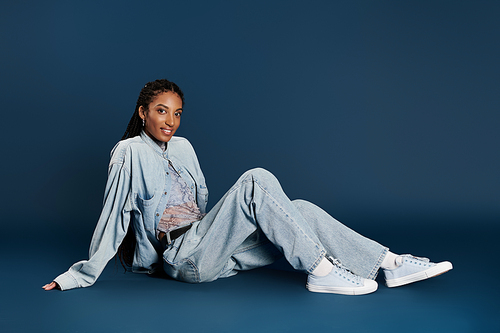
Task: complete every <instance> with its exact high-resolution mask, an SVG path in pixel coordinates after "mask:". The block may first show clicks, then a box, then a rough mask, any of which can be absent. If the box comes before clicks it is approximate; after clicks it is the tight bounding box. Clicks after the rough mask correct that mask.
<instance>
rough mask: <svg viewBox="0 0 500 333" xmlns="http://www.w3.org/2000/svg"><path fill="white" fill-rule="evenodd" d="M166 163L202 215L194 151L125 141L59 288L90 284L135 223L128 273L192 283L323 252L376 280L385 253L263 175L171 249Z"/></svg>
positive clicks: (245, 179) (309, 263)
mask: <svg viewBox="0 0 500 333" xmlns="http://www.w3.org/2000/svg"><path fill="white" fill-rule="evenodd" d="M169 162H170V163H172V166H173V167H174V168H175V170H176V171H177V172H178V173H179V175H180V176H181V177H182V179H183V180H184V181H185V182H186V183H187V184H188V186H189V188H190V189H191V190H192V191H193V196H194V197H195V199H196V203H197V205H198V207H199V209H200V212H201V213H205V210H206V204H207V200H208V190H207V187H206V184H205V178H204V176H203V173H202V171H201V169H200V166H199V163H198V159H197V157H196V154H195V152H194V150H193V148H192V146H191V144H190V143H189V142H188V141H187V140H186V139H184V138H179V137H173V138H172V139H171V140H170V141H169V142H168V146H167V149H166V150H165V151H163V150H162V149H161V148H160V147H159V146H158V145H157V144H156V143H155V142H154V141H153V140H152V139H151V138H150V137H148V136H147V135H146V134H145V133H144V132H143V133H142V134H141V135H140V136H137V137H134V138H131V139H127V140H124V141H120V142H119V143H118V144H117V145H116V146H115V148H114V149H113V151H112V153H111V162H110V165H109V172H108V181H107V184H106V190H105V195H104V203H103V209H102V212H101V215H100V217H99V220H98V222H97V226H96V229H95V231H94V235H93V237H92V241H91V245H90V250H89V259H88V260H83V261H79V262H77V263H75V264H74V265H73V266H71V267H70V269H69V270H68V271H67V272H65V273H63V274H61V275H60V276H58V277H57V278H56V279H55V280H54V281H56V282H57V283H58V284H59V286H60V287H61V289H62V290H66V289H72V288H78V287H87V286H90V285H92V284H93V283H94V282H95V281H96V279H97V278H98V277H99V275H100V274H101V272H102V270H103V269H104V267H105V266H106V264H107V263H108V261H109V260H110V259H111V258H113V256H114V255H115V254H116V252H117V249H118V246H119V245H120V244H121V242H122V240H123V238H124V237H125V234H126V232H127V230H128V227H129V225H130V224H131V225H132V227H133V229H134V234H135V238H136V241H137V245H136V248H135V252H134V261H133V266H132V270H133V271H134V272H146V273H150V272H153V271H155V270H156V269H157V268H158V266H159V265H162V254H163V260H164V262H163V268H164V269H165V271H166V272H167V273H168V274H170V275H171V276H172V277H174V278H176V279H179V280H182V281H187V282H194V283H196V282H203V281H213V280H215V279H217V278H219V277H227V276H231V275H234V274H236V273H237V271H239V270H245V269H252V268H256V267H260V266H263V265H267V264H270V263H272V262H274V261H275V260H276V259H277V258H279V257H281V256H282V255H284V256H285V257H286V259H287V260H288V261H289V262H290V264H291V265H292V266H293V267H294V268H296V269H298V270H302V271H305V272H309V273H310V272H311V271H312V270H314V268H315V267H316V266H317V265H318V263H319V262H320V261H321V259H322V257H323V255H324V254H325V253H326V254H328V255H331V256H333V257H335V258H337V259H340V260H341V261H342V263H343V264H344V265H345V266H346V267H348V268H349V269H351V270H352V271H353V272H354V273H356V274H358V275H361V276H363V277H366V278H374V277H375V276H376V272H377V270H378V268H379V266H380V263H381V262H382V260H383V258H384V256H385V253H386V248H384V247H383V246H381V245H379V244H377V243H375V242H373V241H371V240H369V239H367V238H365V237H363V236H360V235H359V234H357V233H355V232H353V231H352V230H350V229H348V228H347V227H345V226H344V225H342V224H341V223H339V222H338V221H336V220H335V219H334V218H332V217H331V216H329V215H328V214H327V213H325V212H324V211H322V210H321V209H320V208H318V207H316V206H314V205H313V204H311V203H308V202H305V201H293V202H292V201H290V200H289V199H288V198H287V197H286V195H285V194H284V193H283V191H282V189H281V186H280V185H279V183H278V181H277V180H276V178H275V177H274V176H273V175H272V174H270V173H269V172H267V171H265V170H263V169H254V170H250V171H248V172H247V173H245V174H244V175H243V176H242V177H241V178H240V179H239V180H238V181H237V182H236V184H235V185H234V186H233V187H232V188H231V189H230V190H229V191H228V192H227V193H226V194H225V196H224V197H223V198H222V199H221V200H220V201H219V203H217V205H216V206H215V207H214V208H213V209H212V210H211V211H210V212H209V213H208V214H207V215H206V216H205V217H204V218H203V219H202V220H200V221H197V222H195V223H194V224H193V227H192V228H191V229H190V230H189V231H188V232H187V233H186V234H184V235H183V236H181V237H180V238H178V239H176V240H175V241H174V242H173V243H172V244H171V246H170V247H169V248H167V249H166V250H165V251H164V249H163V248H162V246H161V244H160V242H159V241H158V240H157V238H156V237H155V233H156V229H157V226H158V223H159V221H160V218H161V216H162V213H163V211H164V209H165V207H166V204H167V202H168V199H169V196H170V190H171V178H170V177H169V176H167V172H168V170H169V166H168V165H169Z"/></svg>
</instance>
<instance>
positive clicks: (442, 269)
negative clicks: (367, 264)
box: [384, 254, 453, 288]
mask: <svg viewBox="0 0 500 333" xmlns="http://www.w3.org/2000/svg"><path fill="white" fill-rule="evenodd" d="M396 265H398V267H396V268H394V269H384V274H385V283H386V284H387V286H388V287H391V288H392V287H399V286H403V285H405V284H409V283H413V282H417V281H421V280H425V279H428V278H431V277H434V276H437V275H440V274H443V273H446V272H448V271H449V270H450V269H452V268H453V265H452V264H451V262H449V261H443V262H440V263H437V264H435V263H433V262H430V261H429V259H427V258H419V257H414V256H412V255H411V254H403V255H400V256H398V257H397V258H396Z"/></svg>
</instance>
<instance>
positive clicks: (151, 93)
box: [122, 79, 184, 140]
mask: <svg viewBox="0 0 500 333" xmlns="http://www.w3.org/2000/svg"><path fill="white" fill-rule="evenodd" d="M167 91H170V92H173V93H175V94H177V95H179V97H180V98H181V101H182V104H183V105H184V94H183V93H182V91H181V89H180V88H179V86H177V85H176V84H175V83H173V82H171V81H168V80H166V79H160V80H156V81H153V82H148V83H146V85H145V86H144V88H142V90H141V92H140V94H139V98H138V99H137V104H136V106H135V111H134V114H133V115H132V118H130V121H129V123H128V125H127V129H126V130H125V133H124V134H123V137H122V140H125V139H128V138H133V137H134V136H137V135H139V134H141V131H142V127H143V126H142V119H141V117H140V116H139V108H140V107H141V106H142V107H143V108H144V109H146V110H147V109H148V106H149V104H150V103H151V102H152V101H153V99H154V98H155V97H156V96H158V95H159V94H161V93H164V92H167Z"/></svg>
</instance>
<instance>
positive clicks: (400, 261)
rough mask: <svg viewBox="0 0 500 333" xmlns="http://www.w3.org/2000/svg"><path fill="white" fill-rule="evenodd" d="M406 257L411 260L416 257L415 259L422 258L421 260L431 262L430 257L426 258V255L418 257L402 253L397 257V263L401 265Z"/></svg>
mask: <svg viewBox="0 0 500 333" xmlns="http://www.w3.org/2000/svg"><path fill="white" fill-rule="evenodd" d="M404 258H409V259H410V260H411V259H414V260H420V261H423V262H431V261H430V259H429V258H424V257H416V256H413V255H411V254H402V255H400V256H399V257H398V258H397V263H398V264H399V265H401V264H402V263H403V260H404Z"/></svg>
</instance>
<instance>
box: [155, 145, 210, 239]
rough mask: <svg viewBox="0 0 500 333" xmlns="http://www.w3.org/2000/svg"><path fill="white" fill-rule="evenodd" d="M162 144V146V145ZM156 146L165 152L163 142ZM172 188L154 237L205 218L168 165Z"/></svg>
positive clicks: (186, 188)
mask: <svg viewBox="0 0 500 333" xmlns="http://www.w3.org/2000/svg"><path fill="white" fill-rule="evenodd" d="M162 144H163V145H162ZM158 145H159V146H160V147H161V148H162V149H163V150H165V149H166V145H165V143H164V142H161V144H160V143H158ZM168 168H169V174H170V178H171V180H172V187H171V189H170V197H169V199H168V202H167V206H166V208H165V210H164V211H163V215H162V217H161V219H160V222H159V223H158V227H157V230H156V236H157V237H158V234H159V233H160V232H165V233H167V232H169V231H172V230H174V229H177V228H180V227H183V226H186V225H189V224H191V223H193V222H194V221H199V220H201V219H202V218H203V216H205V214H202V213H201V212H200V209H199V208H198V205H197V204H196V202H195V199H194V196H193V192H192V191H191V189H190V188H189V186H188V185H187V184H186V182H185V181H184V179H182V177H181V176H179V174H178V173H177V171H176V170H175V169H174V167H173V166H172V164H171V163H169V165H168Z"/></svg>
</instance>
